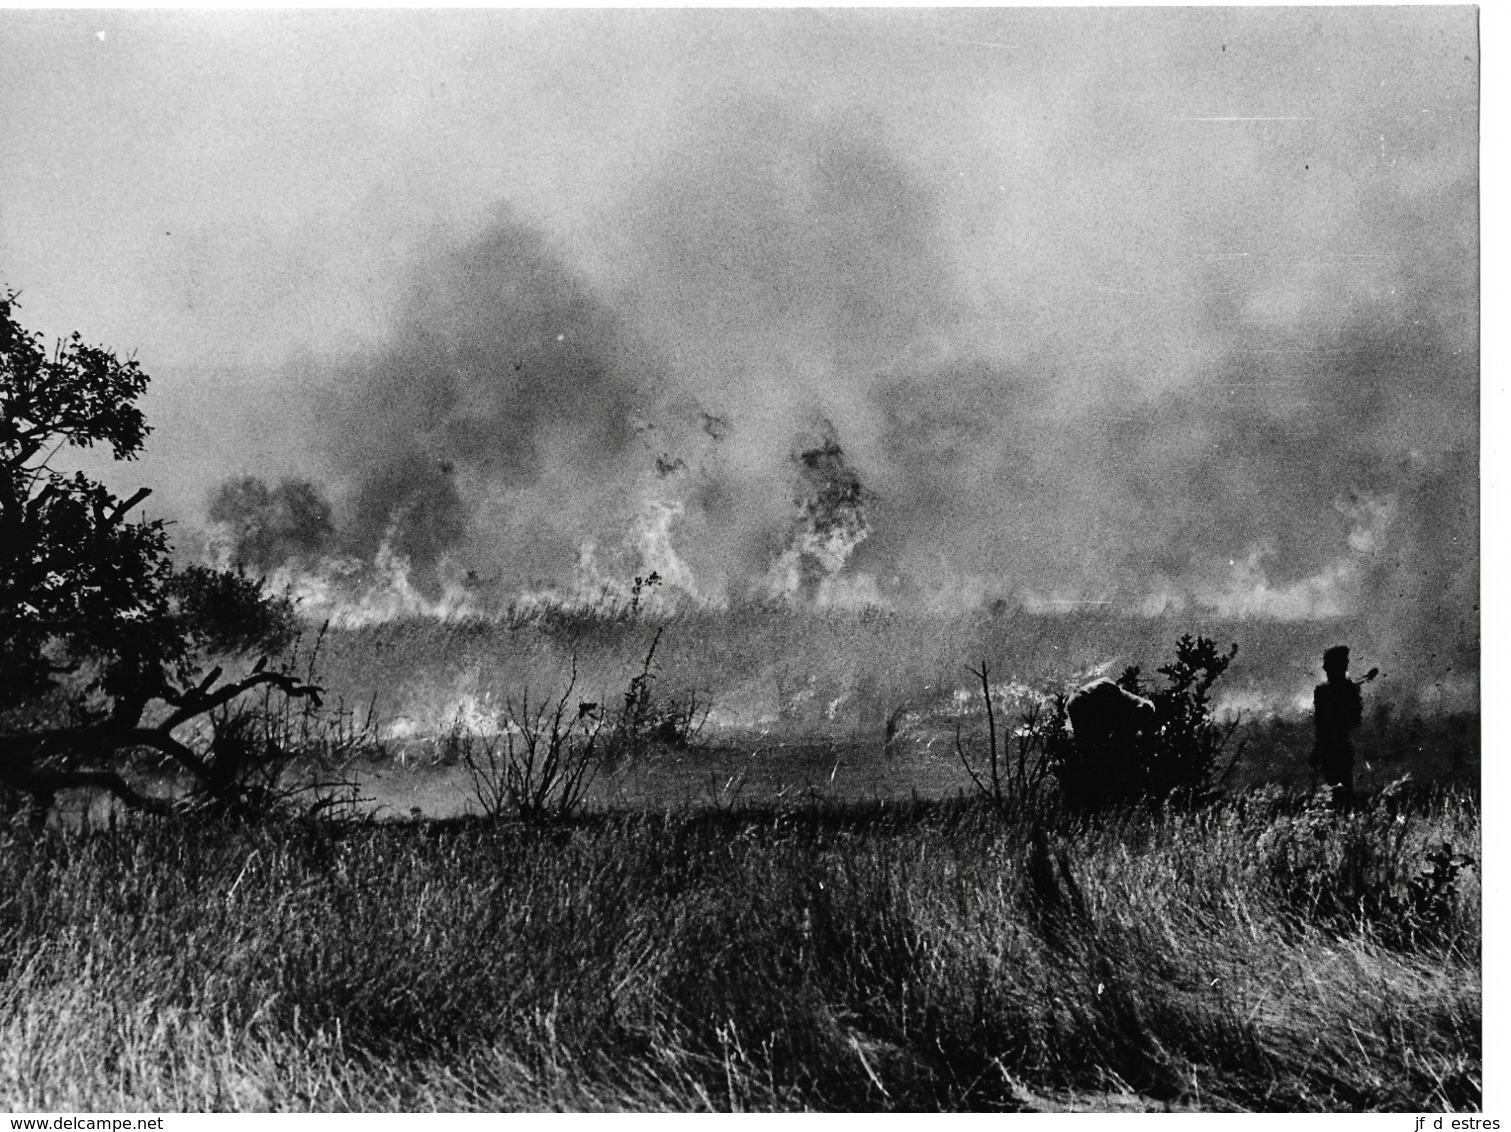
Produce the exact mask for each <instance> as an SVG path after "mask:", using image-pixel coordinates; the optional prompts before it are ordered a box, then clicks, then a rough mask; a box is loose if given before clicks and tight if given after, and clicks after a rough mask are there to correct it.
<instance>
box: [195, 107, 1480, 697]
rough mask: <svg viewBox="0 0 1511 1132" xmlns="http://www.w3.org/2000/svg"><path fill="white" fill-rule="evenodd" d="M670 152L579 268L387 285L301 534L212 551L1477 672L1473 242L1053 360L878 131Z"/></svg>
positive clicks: (239, 505) (332, 393)
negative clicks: (652, 583) (1092, 609)
mask: <svg viewBox="0 0 1511 1132" xmlns="http://www.w3.org/2000/svg"><path fill="white" fill-rule="evenodd" d="M687 131H688V134H687V137H686V139H685V140H684V143H683V144H681V145H680V146H679V147H677V148H676V149H675V150H674V152H673V153H672V155H671V157H670V158H668V159H667V160H666V161H665V163H664V164H663V166H662V167H661V168H660V170H659V171H657V172H654V173H652V174H651V175H650V176H648V177H647V178H646V179H645V180H644V182H643V183H641V184H638V185H636V186H632V187H629V188H628V189H627V194H628V199H629V202H630V203H629V204H628V205H626V206H625V207H624V208H623V209H622V210H621V211H620V212H618V213H616V214H615V218H614V225H615V229H616V232H617V237H616V243H615V244H614V247H615V248H616V254H615V256H614V257H613V266H605V265H604V263H603V262H602V259H601V258H600V259H597V260H591V261H590V259H589V258H588V257H584V256H580V255H578V254H576V253H574V252H573V251H572V249H571V247H570V245H567V244H564V243H562V242H561V241H560V240H557V239H554V238H553V237H551V236H548V235H546V234H545V233H544V232H543V231H541V230H539V229H537V228H536V227H535V226H533V225H532V224H531V223H530V221H529V220H528V219H526V218H523V217H521V216H517V215H514V214H511V213H502V214H500V215H499V216H498V217H497V218H496V220H495V221H494V222H493V223H492V224H491V225H490V226H489V227H488V228H487V229H486V230H485V231H483V232H482V233H481V234H479V235H477V236H476V237H474V238H471V239H465V240H459V241H456V242H455V243H454V244H453V245H451V246H445V247H441V248H439V249H438V250H434V251H433V252H432V253H431V254H430V255H429V257H428V258H427V259H426V260H425V262H423V263H422V264H420V265H418V266H417V267H416V269H415V270H414V273H413V276H412V278H411V280H410V282H409V287H408V291H407V298H406V299H405V301H404V303H403V305H402V308H401V309H400V310H399V311H398V313H397V314H396V316H395V317H394V319H393V320H392V330H391V332H390V333H389V335H388V337H387V339H386V340H385V341H384V342H383V343H381V344H380V345H379V346H378V347H376V348H374V349H372V350H370V351H368V352H367V353H365V354H363V355H361V356H358V357H353V358H351V359H350V360H349V361H347V362H346V363H344V364H343V365H340V366H339V367H335V368H334V369H333V370H332V371H331V372H329V373H328V374H327V375H326V376H325V377H324V379H323V380H322V383H321V386H320V389H319V396H318V400H319V402H320V404H321V406H322V408H321V421H322V425H323V429H324V435H325V437H326V449H327V455H328V458H329V461H330V464H331V466H332V467H333V469H334V470H335V475H334V477H333V479H332V482H331V484H330V485H329V489H330V491H331V502H332V511H331V513H330V514H331V517H330V518H329V519H327V517H326V516H327V513H326V511H325V510H324V509H323V507H324V504H323V502H322V501H321V500H320V499H319V498H318V496H317V494H316V493H315V492H314V491H313V490H312V489H310V488H309V487H308V486H307V485H290V484H285V485H282V486H281V487H279V488H277V489H272V490H269V489H267V488H265V487H263V486H261V485H254V484H253V483H251V481H239V482H238V483H234V484H230V485H227V486H226V487H225V488H223V489H222V491H221V493H220V495H219V496H218V497H217V499H216V502H215V505H214V507H213V508H212V512H211V517H212V519H215V520H216V521H218V522H220V523H223V524H229V525H230V526H231V527H232V528H233V529H234V530H235V531H236V532H237V545H238V546H239V547H240V548H241V551H240V553H242V554H243V555H244V556H245V557H246V558H247V560H248V561H249V562H251V563H254V564H256V565H257V566H258V567H259V568H266V567H268V566H271V565H273V564H275V562H276V560H278V559H279V558H280V556H281V557H282V558H284V559H294V558H297V557H299V556H304V557H305V558H308V556H310V555H312V554H316V553H331V554H336V555H344V556H347V557H349V558H351V559H355V560H357V561H360V562H369V563H370V562H372V561H374V560H375V559H376V558H377V557H378V556H379V555H380V552H381V553H385V554H388V555H390V556H396V557H397V558H400V559H402V560H403V561H405V562H406V563H407V567H408V569H409V570H410V571H412V577H413V580H414V584H415V585H416V586H418V587H419V588H420V589H421V590H422V591H425V592H429V593H432V594H434V593H438V592H440V590H441V589H442V588H443V587H444V586H446V585H448V584H456V582H457V579H464V580H465V584H467V585H469V586H473V587H481V588H484V589H486V588H488V587H494V588H495V589H496V590H497V592H498V593H499V594H508V593H518V592H522V591H524V590H527V589H531V588H538V587H541V586H556V587H560V588H564V589H566V588H570V587H571V586H573V585H574V584H576V585H581V584H583V583H584V582H585V581H586V582H588V583H591V584H593V585H597V586H603V585H609V584H611V580H612V579H615V578H617V579H619V581H620V583H621V584H627V583H628V582H629V580H630V578H631V577H632V576H634V575H636V574H644V573H648V572H650V571H655V572H657V573H658V575H659V576H660V577H661V578H662V579H663V580H664V581H665V582H666V583H667V588H668V589H673V590H680V591H681V592H683V593H684V594H690V595H694V596H695V597H697V598H698V599H699V600H732V599H739V598H742V597H748V596H765V597H770V596H772V595H781V596H785V597H791V598H794V599H799V600H804V599H806V600H814V601H816V600H820V599H821V598H824V597H825V595H828V598H834V597H835V596H836V595H842V594H849V595H852V596H853V597H855V599H856V600H864V601H875V602H880V603H906V602H910V601H920V602H927V601H929V600H931V599H932V598H933V597H937V595H938V594H939V593H941V592H946V591H948V592H968V593H972V594H976V595H978V596H980V597H981V598H983V599H986V598H1001V599H1006V600H1009V601H1016V602H1021V603H1024V604H1026V605H1028V606H1030V607H1031V608H1046V607H1047V608H1054V607H1059V606H1075V605H1078V604H1083V603H1086V602H1107V603H1111V605H1112V606H1114V607H1116V608H1118V609H1122V610H1126V611H1129V612H1132V613H1140V612H1142V613H1153V612H1159V611H1162V610H1170V609H1172V608H1173V609H1177V610H1179V609H1190V610H1206V611H1210V612H1213V613H1216V614H1219V615H1222V616H1261V617H1270V618H1279V619H1291V620H1303V619H1310V618H1327V617H1339V616H1364V617H1368V618H1371V619H1373V620H1374V622H1375V623H1376V624H1377V626H1378V630H1379V632H1378V634H1377V635H1378V637H1379V638H1380V639H1382V640H1390V641H1393V642H1395V643H1396V647H1397V648H1398V649H1399V650H1401V651H1402V652H1403V653H1412V654H1414V655H1419V656H1420V655H1427V654H1432V655H1434V656H1445V657H1447V658H1449V660H1448V662H1451V663H1454V664H1459V665H1464V666H1467V667H1471V668H1472V667H1473V665H1474V663H1475V660H1476V650H1477V648H1478V625H1477V622H1478V618H1477V606H1476V600H1477V598H1476V594H1477V588H1478V566H1477V563H1478V538H1477V530H1478V509H1477V499H1476V494H1477V493H1476V490H1475V488H1476V478H1477V469H1478V446H1477V444H1478V442H1477V428H1478V417H1477V387H1478V353H1477V339H1478V326H1477V323H1476V321H1475V313H1474V309H1475V298H1476V286H1477V280H1476V265H1475V257H1474V249H1473V243H1472V238H1473V233H1472V232H1470V233H1469V234H1468V237H1467V239H1468V242H1467V243H1463V242H1461V243H1460V244H1459V245H1457V246H1455V247H1451V248H1449V250H1448V251H1446V252H1445V250H1444V249H1443V247H1442V246H1439V245H1440V244H1441V241H1442V240H1443V238H1444V237H1443V233H1442V230H1441V228H1440V227H1435V226H1434V225H1433V224H1431V223H1430V222H1429V219H1424V218H1423V217H1421V216H1420V215H1418V214H1417V213H1416V212H1413V211H1412V210H1413V209H1414V208H1417V207H1418V205H1417V204H1416V203H1413V202H1412V201H1411V200H1407V201H1406V202H1405V203H1399V204H1397V205H1393V206H1392V207H1393V208H1395V209H1396V211H1395V212H1394V213H1393V214H1392V216H1391V226H1390V230H1391V231H1393V232H1396V233H1398V236H1397V237H1396V239H1395V243H1394V244H1393V245H1391V246H1378V245H1377V246H1375V247H1374V248H1372V250H1371V252H1370V253H1369V257H1368V258H1367V261H1363V260H1361V261H1359V262H1355V261H1352V260H1348V259H1347V258H1346V257H1343V258H1340V259H1337V260H1336V262H1333V263H1332V264H1331V266H1329V265H1327V264H1324V265H1323V268H1326V269H1327V270H1334V269H1336V271H1337V272H1341V273H1343V275H1342V276H1341V277H1343V278H1347V279H1352V280H1356V281H1357V280H1362V282H1357V283H1356V284H1355V285H1351V289H1350V287H1343V288H1339V287H1337V286H1335V285H1334V284H1333V283H1330V282H1328V279H1330V278H1332V277H1327V278H1324V277H1323V276H1322V275H1318V276H1317V277H1316V278H1315V279H1313V280H1312V281H1311V282H1309V283H1305V284H1304V285H1302V284H1296V285H1293V286H1291V289H1290V290H1286V289H1285V288H1283V287H1281V286H1280V284H1279V283H1275V285H1274V286H1269V285H1268V283H1267V280H1269V279H1270V277H1271V276H1273V278H1274V279H1277V280H1278V279H1280V278H1282V274H1283V273H1282V272H1281V268H1280V267H1277V266H1275V265H1269V266H1266V265H1265V264H1264V263H1258V262H1257V261H1256V262H1254V263H1247V264H1243V263H1237V261H1228V260H1217V261H1213V262H1212V263H1210V264H1208V265H1207V266H1199V267H1197V268H1193V269H1192V270H1191V271H1190V272H1189V273H1188V275H1187V276H1186V277H1185V278H1186V279H1187V281H1188V282H1190V283H1191V285H1192V286H1194V287H1196V288H1197V289H1198V290H1200V291H1201V292H1202V293H1203V294H1205V295H1206V298H1205V299H1204V300H1203V302H1202V303H1201V304H1200V305H1199V309H1201V310H1202V311H1203V312H1204V313H1203V321H1202V322H1201V324H1200V325H1197V326H1194V327H1192V328H1190V333H1191V336H1192V340H1193V341H1195V342H1197V344H1198V347H1199V348H1191V349H1188V350H1186V351H1185V352H1184V353H1182V352H1181V351H1179V350H1176V349H1174V348H1172V347H1171V344H1170V342H1169V341H1168V340H1167V339H1166V338H1164V337H1162V334H1161V333H1158V332H1157V331H1158V330H1159V328H1158V327H1153V328H1150V327H1145V328H1143V329H1142V330H1140V329H1139V328H1138V327H1137V326H1135V325H1134V324H1132V323H1129V324H1127V326H1125V327H1124V332H1125V333H1126V337H1125V339H1124V345H1125V346H1126V349H1125V350H1123V351H1121V352H1117V351H1112V352H1101V353H1098V354H1096V355H1094V356H1078V355H1077V354H1076V352H1075V351H1074V350H1073V349H1071V348H1070V345H1069V343H1068V341H1067V338H1066V331H1065V328H1064V326H1063V325H1062V324H1061V322H1060V320H1059V319H1057V318H1056V311H1057V310H1058V309H1069V308H1070V307H1073V306H1074V304H1075V303H1076V302H1077V301H1078V299H1077V298H1076V296H1075V295H1073V294H1071V293H1069V292H1060V291H1056V290H1054V289H1053V288H1049V289H1046V290H1043V291H1041V292H1032V290H1031V289H1030V290H1028V291H1026V292H1025V296H1024V297H1023V298H1022V299H1021V300H1015V301H1014V303H1012V304H1009V306H1008V307H1007V308H1003V307H1002V306H1001V305H1000V304H994V303H993V302H991V301H988V299H987V298H985V297H983V295H982V293H981V292H980V289H979V286H978V283H979V280H977V279H976V278H975V277H974V276H973V275H972V273H971V272H970V271H968V270H967V269H966V268H965V267H964V266H963V252H962V244H961V239H962V237H961V233H960V232H959V231H958V230H957V229H956V228H955V227H953V226H951V225H950V224H948V223H946V222H945V220H944V214H945V210H944V209H943V207H942V205H941V193H942V192H943V190H942V189H941V188H940V186H939V184H938V183H937V182H936V181H934V180H931V179H929V178H928V177H926V176H924V174H923V173H922V172H921V171H920V170H919V168H917V167H916V166H915V165H913V164H910V162H909V161H908V160H907V159H906V158H905V157H904V156H903V155H902V150H901V148H900V147H899V146H897V145H895V144H894V143H893V142H892V140H891V139H890V137H889V135H888V134H887V131H886V129H885V128H884V127H883V126H881V125H880V124H878V123H877V122H875V121H873V120H871V119H869V118H866V117H863V116H861V117H857V116H853V115H844V114H840V115H834V116H826V115H822V114H817V113H814V114H807V115H805V114H801V113H798V112H796V111H792V110H789V109H785V108H783V107H781V106H779V105H777V104H774V103H769V102H760V101H754V100H744V101H739V102H737V103H734V104H730V105H724V106H721V107H716V108H715V109H713V110H710V111H708V112H706V113H705V114H703V115H702V117H700V118H698V119H697V120H696V121H695V122H694V123H692V124H691V125H689V126H688V127H687ZM1476 191H1477V186H1476V185H1474V184H1473V183H1472V182H1470V181H1463V182H1460V183H1457V184H1454V185H1451V186H1449V188H1448V190H1447V191H1446V193H1440V194H1439V196H1438V200H1439V205H1440V206H1441V207H1450V206H1451V207H1452V208H1454V209H1457V210H1458V211H1460V212H1462V211H1464V210H1465V209H1468V210H1469V211H1470V212H1471V213H1472V201H1473V195H1474V193H1475V192H1476ZM1432 241H1438V244H1433V243H1432ZM1361 263H1362V266H1361ZM1235 264H1236V265H1235ZM1323 268H1318V269H1316V270H1317V271H1322V270H1323ZM1285 270H1287V271H1289V270H1291V269H1290V268H1286V269H1285ZM1037 271H1038V269H1037V268H1035V269H1032V270H1031V269H1030V268H1028V267H1025V268H1024V273H1025V274H1024V275H1023V278H1024V280H1026V281H1027V282H1029V283H1032V282H1033V281H1034V280H1036V279H1038V278H1040V276H1039V275H1038V274H1036V272H1037ZM1240 271H1248V272H1250V273H1251V274H1252V275H1253V276H1254V277H1253V278H1249V279H1248V280H1247V282H1248V284H1249V286H1248V289H1247V291H1246V292H1245V293H1246V294H1248V295H1249V296H1250V298H1248V299H1247V300H1245V303H1246V305H1245V306H1244V307H1243V308H1242V309H1239V308H1235V307H1234V306H1233V305H1232V302H1231V301H1230V300H1229V299H1228V298H1227V297H1226V296H1227V295H1229V294H1231V293H1233V292H1234V290H1235V288H1234V287H1233V286H1232V285H1231V284H1232V283H1233V281H1234V278H1235V277H1236V276H1235V273H1236V272H1240ZM1266 272H1269V273H1270V275H1266V274H1265V273H1266ZM1284 277H1285V278H1292V276H1284ZM1267 287H1268V289H1267ZM1297 287H1300V290H1299V291H1298V290H1297V289H1296V288H1297ZM1256 295H1257V296H1259V297H1258V298H1255V297H1254V296H1256ZM1308 303H1310V304H1312V305H1314V306H1315V307H1317V308H1318V312H1319V313H1316V314H1308V313H1307V304H1308ZM1265 304H1270V305H1271V306H1273V307H1276V308H1277V309H1279V308H1284V309H1285V310H1288V311H1290V314H1289V315H1288V316H1287V317H1284V318H1278V317H1265V316H1266V314H1267V313H1270V314H1272V313H1273V311H1267V310H1266V309H1261V308H1264V307H1265ZM1298 312H1299V313H1298Z"/></svg>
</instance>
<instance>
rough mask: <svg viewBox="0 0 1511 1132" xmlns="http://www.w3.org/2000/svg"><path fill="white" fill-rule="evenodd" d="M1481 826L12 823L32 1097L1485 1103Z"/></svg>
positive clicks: (1140, 820) (1303, 819) (1433, 816)
mask: <svg viewBox="0 0 1511 1132" xmlns="http://www.w3.org/2000/svg"><path fill="white" fill-rule="evenodd" d="M1478 844H1479V813H1478V808H1477V804H1476V802H1475V801H1474V799H1473V798H1472V797H1471V796H1470V795H1468V794H1465V793H1462V792H1438V793H1435V794H1432V795H1419V796H1414V797H1411V796H1404V795H1397V796H1393V797H1390V798H1387V799H1385V800H1382V801H1381V802H1380V803H1379V805H1378V806H1376V807H1375V808H1373V809H1370V810H1367V811H1361V812H1355V813H1334V812H1332V811H1328V810H1325V809H1320V808H1317V807H1314V806H1310V805H1308V804H1306V803H1305V802H1304V800H1302V799H1300V798H1298V797H1295V796H1287V795H1283V794H1281V793H1279V792H1278V791H1270V792H1268V793H1258V794H1252V795H1247V796H1245V797H1243V798H1240V799H1236V800H1234V801H1231V802H1229V803H1226V804H1224V805H1221V806H1218V807H1216V808H1212V809H1208V810H1204V811H1197V812H1190V813H1182V812H1176V811H1165V812H1149V811H1144V810H1124V811H1119V812H1117V813H1114V814H1110V815H1104V816H1102V817H1098V818H1094V819H1087V818H1075V817H1071V816H1068V815H1056V814H1054V813H1050V812H1044V813H1040V814H1038V815H1037V816H1031V818H1030V819H1025V820H1023V821H1021V822H1004V821H1002V820H1000V819H998V818H997V817H994V816H993V815H992V814H990V813H989V812H988V811H986V810H985V809H983V808H980V807H977V806H974V805H971V804H966V803H960V802H954V803H920V802H900V803H877V804H871V805H864V806H856V805H851V806H838V805H833V804H829V805H807V806H798V807H794V808H790V809H785V810H778V809H772V808H744V809H742V808H740V807H735V808H734V809H732V810H724V811H716V810H713V809H704V810H697V809H683V810H680V811H676V812H672V813H661V814H654V813H634V814H627V813H619V814H614V813H599V814H594V815H586V816H584V817H582V818H581V819H579V820H577V821H575V822H573V823H570V824H565V825H556V826H547V827H530V826H524V825H513V824H507V823H486V822H457V823H450V824H444V825H441V824H431V825H425V824H419V823H415V824H389V825H362V824H356V825H344V826H343V825H338V824H335V823H298V824H289V825H282V826H261V827H258V826H234V825H227V824H224V823H219V824H216V823H209V822H203V823H198V824H190V825H184V824H178V825H168V824H159V823H143V824H132V825H124V826H119V827H117V828H114V829H105V830H97V831H94V832H90V833H66V832H63V831H54V832H52V833H50V834H48V835H47V836H45V837H41V838H33V837H31V836H29V835H23V834H21V833H19V832H12V833H7V834H5V845H4V848H3V852H0V893H3V894H4V895H3V896H0V1105H3V1106H6V1107H12V1108H17V1109H75V1110H83V1109H89V1108H100V1107H102V1106H106V1107H109V1108H111V1109H126V1110H130V1109H155V1110H201V1109H265V1108H271V1109H361V1110H378V1109H425V1108H442V1109H616V1110H619V1109H650V1110H666V1109H673V1110H679V1109H778V1110H792V1109H829V1110H834V1109H866V1110H869V1109H928V1110H939V1109H942V1110H960V1109H976V1110H1013V1109H1032V1108H1039V1109H1044V1108H1063V1107H1098V1108H1126V1107H1161V1106H1170V1107H1178V1108H1202V1109H1229V1108H1242V1109H1261V1110H1339V1109H1342V1110H1370V1109H1387V1110H1389V1109H1409V1110H1421V1109H1426V1108H1438V1107H1451V1108H1459V1109H1464V1108H1474V1107H1476V1106H1477V1105H1478V1104H1479V1101H1480V1086H1481V1076H1480V1017H1481V1004H1480V997H1479V985H1480V982H1479V968H1480V949H1479V940H1480V921H1479V891H1478V885H1477V866H1476V865H1475V863H1474V862H1476V861H1477V859H1478V855H1479V850H1478Z"/></svg>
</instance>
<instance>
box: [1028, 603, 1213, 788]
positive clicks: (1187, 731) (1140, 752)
mask: <svg viewBox="0 0 1511 1132" xmlns="http://www.w3.org/2000/svg"><path fill="white" fill-rule="evenodd" d="M1237 655H1238V646H1237V645H1236V644H1235V645H1233V646H1232V647H1231V648H1230V649H1228V651H1226V652H1223V651H1221V650H1220V649H1219V648H1218V646H1217V644H1216V643H1215V642H1214V641H1212V640H1211V639H1209V638H1207V637H1202V636H1197V637H1192V636H1191V635H1190V634H1189V633H1188V634H1185V635H1183V636H1182V637H1181V638H1180V639H1179V640H1178V641H1176V643H1175V659H1174V661H1172V662H1171V663H1169V664H1166V665H1163V666H1162V667H1161V668H1160V669H1159V673H1160V675H1162V676H1163V677H1165V686H1164V687H1162V688H1150V687H1148V686H1146V684H1145V682H1144V680H1143V678H1142V670H1141V669H1140V668H1139V667H1137V666H1133V667H1129V668H1127V669H1125V670H1124V671H1123V673H1122V675H1120V676H1119V677H1118V678H1117V681H1116V683H1117V685H1118V686H1119V687H1121V688H1123V689H1124V690H1126V691H1128V692H1131V693H1133V694H1134V695H1136V696H1142V697H1144V698H1146V699H1148V700H1150V701H1152V702H1153V704H1154V713H1155V726H1154V728H1153V731H1152V733H1146V734H1144V735H1142V736H1140V737H1138V738H1136V739H1131V740H1129V741H1128V742H1126V743H1125V744H1124V746H1123V748H1122V749H1121V750H1116V751H1111V752H1108V751H1101V750H1096V751H1093V750H1090V749H1088V747H1087V745H1086V744H1078V743H1075V742H1070V741H1063V740H1062V741H1060V742H1057V743H1055V744H1053V747H1052V749H1053V752H1054V757H1053V760H1052V763H1051V770H1052V772H1053V773H1054V776H1055V779H1056V781H1058V782H1059V784H1060V790H1061V793H1062V794H1063V796H1064V797H1065V798H1066V800H1067V801H1069V802H1071V803H1072V804H1075V805H1079V806H1082V807H1085V808H1096V807H1100V806H1105V805H1113V804H1117V803H1121V802H1128V801H1133V800H1136V799H1147V800H1156V801H1162V800H1167V799H1168V800H1171V801H1177V802H1182V803H1192V804H1195V803H1201V802H1205V801H1208V800H1210V798H1211V797H1212V796H1213V795H1214V794H1215V793H1216V790H1217V787H1218V785H1219V783H1220V782H1221V780H1222V778H1223V777H1224V776H1225V775H1226V774H1227V771H1228V770H1229V769H1231V767H1232V765H1233V762H1235V761H1236V758H1237V753H1241V750H1242V748H1240V749H1239V752H1237V753H1235V755H1234V757H1233V759H1231V760H1229V762H1228V765H1227V767H1223V768H1222V770H1221V772H1220V773H1219V766H1220V765H1221V763H1222V759H1223V755H1224V753H1225V751H1226V750H1227V747H1228V743H1229V742H1230V740H1231V739H1232V737H1233V733H1234V731H1235V730H1236V729H1237V727H1238V720H1237V719H1233V720H1230V721H1228V722H1227V723H1219V722H1218V721H1216V720H1215V719H1213V717H1212V702H1211V691H1212V685H1213V684H1215V683H1216V682H1217V681H1218V680H1219V679H1220V678H1221V677H1222V675H1223V673H1224V672H1226V671H1227V670H1228V666H1229V665H1231V664H1232V663H1233V658H1234V657H1235V656H1237ZM1109 758H1112V759H1116V761H1117V765H1116V766H1112V767H1110V766H1108V765H1107V760H1108V759H1109Z"/></svg>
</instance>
